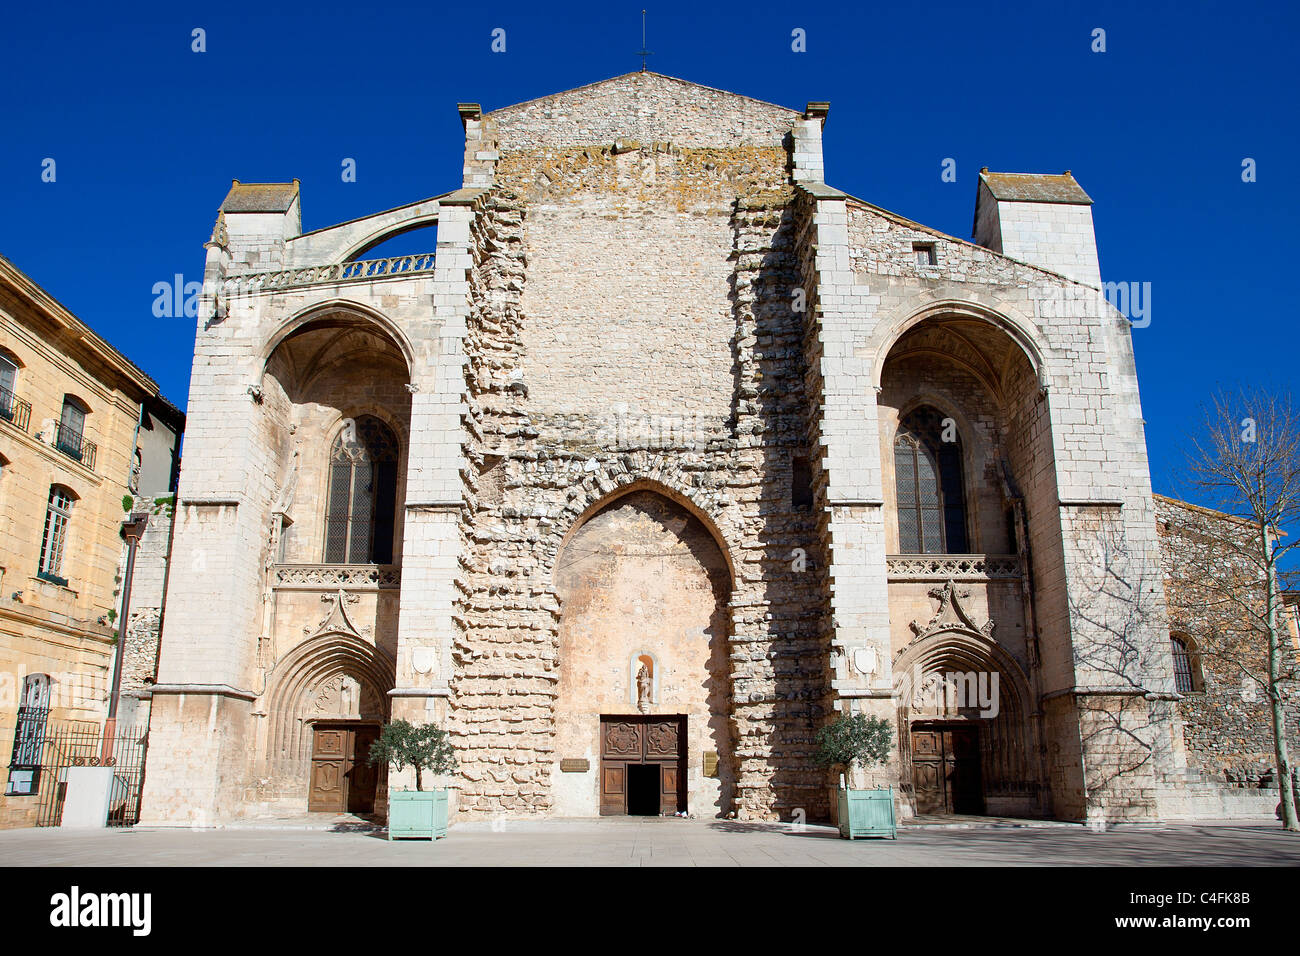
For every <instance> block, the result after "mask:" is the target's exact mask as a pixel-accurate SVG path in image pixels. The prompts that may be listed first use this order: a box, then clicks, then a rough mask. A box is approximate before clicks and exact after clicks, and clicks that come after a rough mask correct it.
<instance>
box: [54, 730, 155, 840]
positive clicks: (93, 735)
mask: <svg viewBox="0 0 1300 956" xmlns="http://www.w3.org/2000/svg"><path fill="white" fill-rule="evenodd" d="M103 741H104V737H103V733H102V731H101V729H100V728H99V727H98V726H96V725H95V724H91V723H86V722H83V721H66V722H65V721H60V722H51V723H50V724H48V725H47V726H46V728H45V732H44V734H43V739H42V740H41V761H40V770H39V774H40V785H39V790H38V791H37V794H38V796H37V799H38V800H39V805H38V806H39V809H38V811H37V818H36V825H37V826H38V827H57V826H58V825H59V823H60V822H61V821H62V819H63V799H64V795H65V794H66V792H67V786H68V781H67V776H68V768H69V767H112V768H113V787H112V793H111V798H110V801H109V808H108V820H107V825H108V826H110V827H129V826H134V825H135V823H136V822H137V821H138V820H139V819H140V791H141V789H142V788H143V786H144V752H145V746H146V744H147V743H148V729H147V728H133V729H128V728H121V727H119V728H118V730H117V732H116V733H115V734H114V735H113V737H112V748H111V750H110V751H109V753H110V754H111V756H109V757H107V758H105V757H104V745H103Z"/></svg>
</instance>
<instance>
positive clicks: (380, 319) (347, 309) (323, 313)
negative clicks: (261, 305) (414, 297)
mask: <svg viewBox="0 0 1300 956" xmlns="http://www.w3.org/2000/svg"><path fill="white" fill-rule="evenodd" d="M330 325H334V326H339V327H342V326H345V325H350V326H355V327H357V328H362V329H365V328H370V329H372V330H373V331H375V332H376V333H378V334H381V335H383V336H385V337H386V338H387V339H389V340H390V341H391V343H392V345H393V346H394V347H395V348H396V349H397V351H398V352H400V353H401V355H402V359H403V360H404V361H405V363H406V373H407V376H408V380H409V376H410V375H411V371H412V369H413V368H414V367H415V350H414V348H413V347H412V346H411V343H410V340H409V339H408V338H407V337H406V333H405V332H404V331H403V330H402V329H401V328H400V327H399V326H398V325H397V323H396V322H394V321H393V320H392V319H390V318H389V317H388V316H386V315H384V313H382V312H380V311H378V310H377V309H372V308H371V307H369V306H367V305H364V304H362V303H360V302H353V301H351V300H349V299H330V300H328V301H325V302H316V303H313V304H312V305H310V306H308V307H307V308H304V309H302V310H301V311H299V312H298V313H296V314H295V315H293V316H291V317H290V318H288V319H286V320H285V321H284V322H283V323H281V325H280V326H279V328H277V329H276V330H275V331H274V332H273V333H271V335H269V336H267V339H266V342H265V343H264V344H263V346H262V355H261V358H262V363H263V366H265V364H266V363H267V362H268V361H270V359H271V357H272V355H273V354H274V353H275V351H276V349H278V348H279V347H280V345H281V344H282V343H283V342H284V341H285V340H286V339H288V338H289V337H290V336H292V335H294V334H296V333H298V332H300V331H301V330H302V329H303V328H304V327H307V326H312V327H317V328H323V327H326V326H330Z"/></svg>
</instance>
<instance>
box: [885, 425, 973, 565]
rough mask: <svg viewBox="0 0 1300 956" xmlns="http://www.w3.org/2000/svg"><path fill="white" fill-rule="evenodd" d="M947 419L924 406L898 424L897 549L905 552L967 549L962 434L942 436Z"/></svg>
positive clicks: (895, 480) (945, 552) (937, 551)
mask: <svg viewBox="0 0 1300 956" xmlns="http://www.w3.org/2000/svg"><path fill="white" fill-rule="evenodd" d="M944 422H945V419H944V417H943V415H941V414H940V413H939V411H938V410H937V409H934V408H931V407H929V406H922V407H921V408H918V409H916V410H915V411H913V412H912V413H910V414H909V415H907V416H906V417H905V418H904V419H903V421H902V422H901V423H900V424H899V429H898V435H897V437H896V438H895V440H894V488H895V492H896V497H897V501H898V549H899V551H900V552H901V553H903V554H965V553H966V552H967V551H968V550H969V544H968V536H967V533H966V495H965V488H964V478H963V474H962V449H961V437H960V436H959V435H956V434H953V435H952V438H953V440H952V441H944V440H943V439H944V437H945V436H944V432H945V431H946V430H947V429H945V428H944Z"/></svg>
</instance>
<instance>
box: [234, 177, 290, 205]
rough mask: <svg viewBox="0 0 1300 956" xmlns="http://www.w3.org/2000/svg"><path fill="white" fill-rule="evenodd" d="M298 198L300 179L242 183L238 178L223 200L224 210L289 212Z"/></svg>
mask: <svg viewBox="0 0 1300 956" xmlns="http://www.w3.org/2000/svg"><path fill="white" fill-rule="evenodd" d="M297 198H298V180H296V179H295V180H294V181H293V182H291V183H241V182H240V181H239V180H238V179H236V180H235V181H234V183H233V184H232V185H231V187H230V192H228V193H226V198H225V199H224V200H222V202H221V211H222V212H287V211H288V210H289V207H291V206H292V205H293V201H294V200H295V199H297Z"/></svg>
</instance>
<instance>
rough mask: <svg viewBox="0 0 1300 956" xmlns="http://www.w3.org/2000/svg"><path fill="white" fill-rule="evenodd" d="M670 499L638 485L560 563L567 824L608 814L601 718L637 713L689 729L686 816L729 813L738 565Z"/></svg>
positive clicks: (610, 505) (558, 782)
mask: <svg viewBox="0 0 1300 956" xmlns="http://www.w3.org/2000/svg"><path fill="white" fill-rule="evenodd" d="M666 492H667V489H664V488H662V487H656V486H654V485H652V484H650V483H637V484H632V485H629V486H627V487H625V488H621V489H618V490H617V491H615V492H613V493H611V494H610V495H608V496H606V497H605V498H603V499H601V500H600V501H598V502H596V503H595V504H593V505H592V506H590V507H589V508H587V509H585V510H584V512H583V514H582V516H581V517H580V518H579V519H578V520H577V521H575V522H574V526H573V528H572V529H570V531H569V532H568V534H566V536H565V538H564V540H563V543H562V544H561V547H560V549H559V553H558V554H557V557H556V561H555V565H554V569H553V581H554V587H555V591H556V594H557V596H558V597H559V599H560V606H561V615H560V625H559V648H558V652H559V653H558V665H559V681H558V686H557V696H556V704H555V720H556V750H555V760H556V764H557V767H556V772H555V773H554V774H553V775H552V780H553V781H554V787H555V789H554V806H555V810H556V812H557V813H558V814H560V815H563V816H570V815H571V816H589V815H594V814H596V813H598V812H600V810H601V791H600V787H601V780H602V774H601V740H600V725H601V718H602V717H607V718H608V717H617V716H620V715H621V716H629V715H636V714H638V713H642V714H647V715H651V716H663V717H668V716H672V715H683V716H684V717H685V720H686V747H685V759H684V761H683V767H682V771H683V772H684V780H685V784H684V790H685V795H684V796H685V803H686V809H688V810H689V811H690V812H692V813H693V814H695V815H698V816H706V817H715V816H723V815H725V814H726V813H727V812H728V811H729V810H730V809H731V804H732V800H733V798H734V791H735V783H736V765H735V761H734V757H733V755H732V747H731V744H730V721H729V718H730V708H731V704H730V700H731V693H730V684H731V681H730V664H729V659H728V636H729V626H730V600H731V588H732V575H731V565H730V561H729V559H728V556H727V554H726V552H725V549H724V547H723V546H722V544H721V542H720V539H719V537H718V535H717V532H716V531H715V529H714V528H713V527H712V522H707V521H706V519H705V518H704V517H703V516H701V515H700V514H699V513H698V510H697V509H695V508H691V507H688V506H687V505H686V504H685V503H684V502H683V501H682V500H681V496H679V495H673V494H670V493H666ZM642 661H645V662H647V663H648V666H649V668H650V669H651V670H652V671H653V674H652V675H650V676H651V678H652V679H651V683H650V691H649V694H648V698H649V699H646V700H645V701H644V703H642V701H641V697H640V694H639V692H638V687H637V680H636V677H637V671H638V669H639V667H640V663H641V662H642ZM642 708H644V709H642ZM706 755H709V756H708V758H707V760H706ZM713 756H716V758H717V759H716V770H715V769H714V760H713ZM573 757H577V758H585V759H587V760H588V761H589V763H590V771H589V772H587V773H582V774H577V773H562V772H559V766H558V765H559V762H560V761H561V760H562V759H564V758H573ZM706 763H707V765H708V768H709V771H708V775H706V773H705V766H706Z"/></svg>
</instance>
